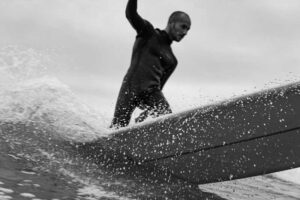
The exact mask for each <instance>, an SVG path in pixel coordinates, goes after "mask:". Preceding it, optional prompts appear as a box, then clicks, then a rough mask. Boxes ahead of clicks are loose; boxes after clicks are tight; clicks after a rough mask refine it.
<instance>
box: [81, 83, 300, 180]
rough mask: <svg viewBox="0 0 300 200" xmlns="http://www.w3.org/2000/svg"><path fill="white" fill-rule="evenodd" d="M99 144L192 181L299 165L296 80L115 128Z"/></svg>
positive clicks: (299, 88) (299, 95)
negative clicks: (131, 125) (104, 142)
mask: <svg viewBox="0 0 300 200" xmlns="http://www.w3.org/2000/svg"><path fill="white" fill-rule="evenodd" d="M85 145H87V146H93V147H97V146H103V141H101V142H100V141H95V142H91V143H89V144H85ZM105 146H106V148H108V149H110V150H111V151H113V152H114V153H115V154H116V155H121V156H122V157H124V160H126V159H132V160H133V161H134V162H135V163H137V164H139V165H143V166H147V165H154V166H156V167H158V168H161V169H164V170H167V171H168V172H170V173H171V174H173V176H175V177H177V178H180V179H183V180H186V181H188V182H191V183H196V184H201V183H210V182H216V181H226V180H232V179H238V178H245V177H250V176H256V175H262V174H266V173H271V172H277V171H281V170H285V169H291V168H295V167H300V156H299V154H298V152H300V82H298V83H294V84H289V85H286V86H282V87H278V88H274V89H269V90H266V91H262V92H258V93H254V94H251V95H246V96H242V97H240V98H236V99H233V100H229V101H224V102H221V103H219V104H216V105H209V106H206V107H202V108H196V109H192V110H189V111H186V112H182V113H178V114H173V115H170V116H168V117H163V118H159V119H157V120H155V121H153V122H151V123H144V124H141V125H137V126H134V127H130V128H125V129H121V130H119V131H117V132H115V133H113V134H112V136H111V138H110V139H108V140H107V141H106V145H105ZM96 153H97V152H95V154H96Z"/></svg>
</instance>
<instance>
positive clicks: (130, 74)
mask: <svg viewBox="0 0 300 200" xmlns="http://www.w3.org/2000/svg"><path fill="white" fill-rule="evenodd" d="M126 17H127V19H128V20H129V22H130V23H131V25H132V27H133V28H134V29H135V30H136V32H137V36H136V40H135V44H134V47H133V53H132V58H131V65H130V67H129V69H128V71H127V74H126V75H125V77H124V80H123V83H122V87H121V89H120V92H119V97H118V100H117V104H116V108H115V113H114V118H113V121H112V127H114V126H116V127H123V126H127V125H128V124H129V122H130V118H131V115H132V112H133V111H134V109H135V108H136V107H139V108H141V109H143V110H144V112H143V113H142V114H141V115H140V116H139V117H138V118H137V119H136V121H137V122H140V121H143V120H144V119H145V118H146V117H147V116H148V115H152V116H159V115H163V114H167V113H171V112H172V111H171V109H170V106H169V104H168V102H167V101H166V99H165V97H164V95H163V93H162V92H161V91H162V88H163V86H164V85H165V83H166V81H167V80H168V78H169V77H170V75H171V74H172V72H173V71H174V69H175V67H176V65H177V60H176V58H175V56H174V54H173V52H172V49H171V43H172V40H171V39H170V38H169V36H168V34H167V33H166V32H165V31H163V30H159V29H154V27H153V26H152V24H151V23H150V22H148V21H146V20H144V19H143V18H141V17H140V16H139V14H138V13H137V0H129V1H128V4H127V8H126Z"/></svg>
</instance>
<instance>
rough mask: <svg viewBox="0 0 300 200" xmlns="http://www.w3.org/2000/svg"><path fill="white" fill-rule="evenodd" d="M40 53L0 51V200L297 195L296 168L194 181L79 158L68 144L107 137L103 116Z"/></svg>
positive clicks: (299, 191)
mask: <svg viewBox="0 0 300 200" xmlns="http://www.w3.org/2000/svg"><path fill="white" fill-rule="evenodd" d="M45 58H47V56H45V55H43V54H41V53H38V52H37V51H35V50H33V49H20V48H17V47H11V46H10V47H5V48H2V49H1V50H0V76H1V79H0V94H1V98H0V199H1V200H2V199H3V200H6V199H17V200H18V199H32V200H38V199H51V200H59V199H61V200H62V199H78V200H81V199H82V200H85V199H86V200H97V199H216V200H217V199H232V200H237V199H246V200H252V199H282V200H283V199H284V200H286V199H293V200H296V199H300V170H299V169H294V170H289V171H285V172H279V173H275V174H270V175H265V176H258V177H252V178H247V179H241V180H234V181H228V182H222V183H213V184H205V185H200V186H198V185H190V184H188V183H184V182H182V181H177V180H172V181H170V182H165V181H163V180H160V179H157V178H153V177H151V175H149V174H147V172H145V171H142V170H139V169H132V168H130V167H126V166H125V167H122V169H120V168H119V166H115V165H114V164H111V163H107V162H106V160H105V158H103V160H102V159H101V157H100V158H99V157H98V158H97V160H93V159H90V158H87V157H86V156H85V155H83V154H81V153H79V152H78V151H77V148H76V145H74V143H77V142H87V141H93V140H97V139H100V140H101V139H102V138H105V137H107V136H109V134H110V133H111V131H110V130H109V129H107V127H108V125H109V121H110V117H111V116H110V115H108V114H107V113H106V112H101V110H97V109H94V108H93V106H91V105H90V104H88V103H86V102H85V101H82V99H81V97H80V95H77V94H76V93H74V91H72V90H71V89H70V87H69V86H68V85H66V84H65V83H64V82H63V81H60V80H58V79H57V77H55V76H53V75H50V74H49V73H48V72H47V67H49V66H47V64H45V62H44V61H45ZM99 97H100V98H103V99H105V98H108V97H106V96H103V97H102V96H101V94H100V95H99ZM222 97H225V94H224V95H223V96H222ZM211 98H212V97H206V98H205V99H206V100H207V103H209V102H210V101H211V100H210V99H211ZM220 99H221V97H220ZM171 101H172V99H171ZM175 104H176V105H180V102H176V103H175ZM183 107H184V106H182V107H181V108H183ZM110 114H112V113H110Z"/></svg>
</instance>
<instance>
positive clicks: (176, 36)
mask: <svg viewBox="0 0 300 200" xmlns="http://www.w3.org/2000/svg"><path fill="white" fill-rule="evenodd" d="M190 28H191V22H190V21H189V20H187V19H182V20H179V21H176V22H173V23H172V24H171V33H172V39H173V40H174V41H176V42H180V41H181V40H182V39H183V38H184V36H186V34H187V33H188V31H189V30H190Z"/></svg>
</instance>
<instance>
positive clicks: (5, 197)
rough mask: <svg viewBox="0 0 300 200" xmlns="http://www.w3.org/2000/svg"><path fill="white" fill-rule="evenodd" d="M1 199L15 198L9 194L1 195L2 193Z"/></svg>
mask: <svg viewBox="0 0 300 200" xmlns="http://www.w3.org/2000/svg"><path fill="white" fill-rule="evenodd" d="M0 199H1V200H9V199H13V198H12V197H11V196H7V195H1V194H0Z"/></svg>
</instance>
